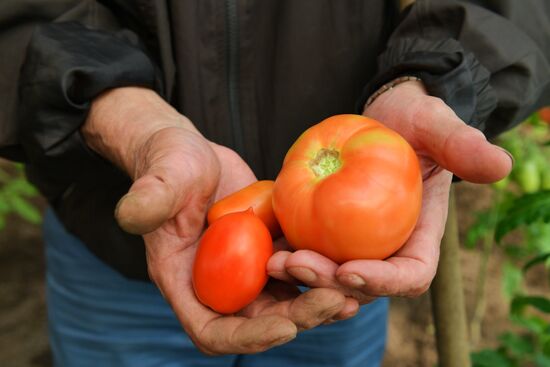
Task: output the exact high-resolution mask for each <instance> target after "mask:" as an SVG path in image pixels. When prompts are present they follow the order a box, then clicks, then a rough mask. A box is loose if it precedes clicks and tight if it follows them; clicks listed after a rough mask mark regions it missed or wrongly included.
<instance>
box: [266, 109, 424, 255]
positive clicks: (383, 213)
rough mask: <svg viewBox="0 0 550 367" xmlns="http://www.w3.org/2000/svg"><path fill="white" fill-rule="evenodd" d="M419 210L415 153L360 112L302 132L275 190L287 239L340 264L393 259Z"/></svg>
mask: <svg viewBox="0 0 550 367" xmlns="http://www.w3.org/2000/svg"><path fill="white" fill-rule="evenodd" d="M421 205H422V175H421V173H420V166H419V163H418V158H417V156H416V154H415V152H414V150H413V149H412V148H411V146H410V145H409V144H408V143H407V142H406V141H405V139H403V138H402V137H401V136H400V135H399V134H397V133H396V132H394V131H393V130H390V129H388V128H386V127H385V126H383V125H382V124H380V123H379V122H377V121H375V120H372V119H369V118H366V117H363V116H358V115H338V116H333V117H330V118H328V119H326V120H324V121H322V122H321V123H319V124H317V125H315V126H313V127H311V128H309V129H308V130H306V131H305V132H304V133H303V134H302V135H301V136H300V137H299V138H298V140H297V141H296V142H295V143H294V145H293V146H292V147H291V148H290V150H289V151H288V153H287V155H286V157H285V160H284V163H283V168H282V169H281V172H280V173H279V176H278V177H277V180H276V181H275V186H274V188H273V209H274V210H275V215H276V216H277V219H278V220H279V224H280V225H281V228H282V229H283V233H284V234H285V236H286V238H287V240H288V242H289V243H290V244H291V245H292V246H293V247H294V248H296V249H310V250H314V251H317V252H319V253H321V254H323V255H325V256H327V257H329V258H331V259H332V260H334V261H336V262H338V263H342V262H345V261H348V260H353V259H384V258H387V257H388V256H390V255H391V254H393V253H394V252H395V251H397V250H398V249H399V248H400V247H401V246H402V245H403V244H404V243H405V242H406V241H407V239H408V237H409V236H410V234H411V232H412V231H413V229H414V227H415V225H416V222H417V220H418V216H419V214H420V208H421Z"/></svg>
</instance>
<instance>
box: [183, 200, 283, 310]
mask: <svg viewBox="0 0 550 367" xmlns="http://www.w3.org/2000/svg"><path fill="white" fill-rule="evenodd" d="M272 253H273V249H272V240H271V236H270V234H269V230H268V229H267V227H266V226H265V224H264V223H263V222H262V221H261V220H260V219H259V218H258V217H257V216H256V215H254V213H253V211H252V209H249V210H246V211H243V212H237V213H230V214H227V215H224V216H223V217H221V218H219V219H218V220H216V221H215V222H214V223H212V224H211V225H210V227H208V228H207V229H206V231H205V232H204V234H203V236H202V238H201V241H200V243H199V246H198V249H197V253H196V255H195V262H194V264H193V287H194V289H195V293H196V295H197V298H198V299H199V300H200V301H201V302H202V303H203V304H205V305H207V306H209V307H210V308H212V309H213V310H214V311H217V312H219V313H223V314H230V313H234V312H237V311H239V310H240V309H242V308H243V307H245V306H246V305H248V304H249V303H250V302H252V301H253V300H254V299H256V297H258V295H259V294H260V292H261V291H262V289H263V287H264V286H265V284H266V282H267V278H268V276H267V272H266V266H267V261H268V260H269V257H270V256H271V255H272Z"/></svg>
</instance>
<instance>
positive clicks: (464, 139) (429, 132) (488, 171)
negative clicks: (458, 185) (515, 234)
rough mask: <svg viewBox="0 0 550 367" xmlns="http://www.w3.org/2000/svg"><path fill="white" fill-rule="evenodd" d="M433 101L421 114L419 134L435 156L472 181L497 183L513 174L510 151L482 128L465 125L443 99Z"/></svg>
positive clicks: (418, 126) (443, 164)
mask: <svg viewBox="0 0 550 367" xmlns="http://www.w3.org/2000/svg"><path fill="white" fill-rule="evenodd" d="M429 101H432V103H431V105H430V104H428V106H426V108H424V109H423V112H422V113H420V114H419V115H418V116H417V119H418V120H419V122H418V123H417V128H416V133H417V134H418V136H417V139H418V141H419V142H420V144H421V146H422V148H423V149H425V150H426V151H427V152H428V153H429V155H430V157H431V158H432V159H434V160H435V161H436V162H437V163H438V164H439V165H440V166H442V167H443V168H445V169H447V170H449V171H451V172H453V173H454V174H456V175H457V176H458V177H460V178H462V179H464V180H467V181H470V182H476V183H490V182H495V181H498V180H500V179H502V178H504V177H505V176H507V175H508V174H509V173H510V171H511V169H512V162H513V161H512V158H511V155H510V153H508V152H506V151H505V150H504V149H502V148H500V147H498V146H496V145H493V144H491V143H489V142H488V141H487V139H486V138H485V136H484V135H483V133H482V132H481V131H479V130H477V129H475V128H473V127H470V126H467V125H465V124H464V122H463V121H462V120H460V119H459V118H458V116H456V114H455V113H454V112H453V111H452V110H451V109H450V108H449V107H448V106H446V105H445V104H444V103H443V102H441V101H440V100H438V99H430V100H429Z"/></svg>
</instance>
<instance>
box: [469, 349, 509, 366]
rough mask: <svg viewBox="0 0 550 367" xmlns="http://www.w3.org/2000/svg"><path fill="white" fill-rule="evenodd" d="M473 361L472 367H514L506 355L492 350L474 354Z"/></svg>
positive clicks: (472, 355)
mask: <svg viewBox="0 0 550 367" xmlns="http://www.w3.org/2000/svg"><path fill="white" fill-rule="evenodd" d="M471 359H472V365H473V366H472V367H512V362H511V361H510V360H509V359H508V358H507V357H506V356H505V355H503V354H501V353H499V352H497V351H495V350H492V349H482V350H480V351H479V352H475V353H472V354H471Z"/></svg>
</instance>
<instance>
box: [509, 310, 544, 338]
mask: <svg viewBox="0 0 550 367" xmlns="http://www.w3.org/2000/svg"><path fill="white" fill-rule="evenodd" d="M510 320H512V322H513V323H514V324H516V325H519V326H521V327H523V328H525V329H527V330H529V331H530V332H532V333H534V334H536V335H543V334H544V333H547V332H548V322H547V321H545V320H543V319H541V318H540V317H538V316H533V315H530V316H524V315H521V314H511V315H510Z"/></svg>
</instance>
